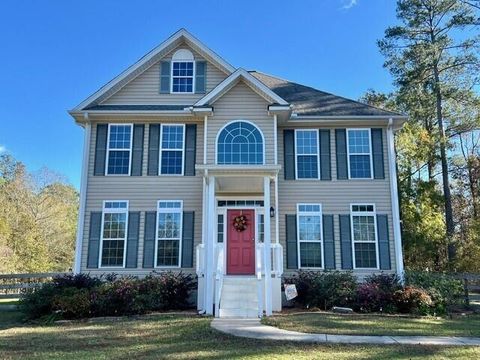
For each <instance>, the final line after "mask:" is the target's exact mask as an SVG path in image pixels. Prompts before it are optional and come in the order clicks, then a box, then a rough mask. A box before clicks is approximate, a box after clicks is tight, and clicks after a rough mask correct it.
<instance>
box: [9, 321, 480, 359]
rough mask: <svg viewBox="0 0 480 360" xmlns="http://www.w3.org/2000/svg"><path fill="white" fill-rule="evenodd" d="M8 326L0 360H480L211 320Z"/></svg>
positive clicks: (456, 352)
mask: <svg viewBox="0 0 480 360" xmlns="http://www.w3.org/2000/svg"><path fill="white" fill-rule="evenodd" d="M5 314H6V313H5ZM5 314H3V315H5ZM12 314H14V313H13V312H10V315H9V316H12ZM16 314H17V316H18V318H20V317H21V316H20V315H19V314H18V313H16ZM3 315H2V316H3ZM1 321H2V318H1V317H0V322H1ZM9 321H10V323H9V324H4V325H3V327H2V328H3V329H4V330H0V359H20V358H21V359H116V360H118V359H136V360H139V359H209V360H214V359H332V358H335V360H343V359H475V358H480V347H479V348H475V347H440V346H404V345H390V346H369V345H335V344H328V345H326V344H304V343H292V342H281V341H277V342H271V341H259V340H254V339H245V338H237V337H233V336H229V335H226V334H223V333H220V332H218V331H216V330H213V329H212V328H210V321H211V318H205V317H198V316H180V315H159V316H151V317H147V318H144V319H141V320H123V321H111V322H102V323H96V324H94V323H73V324H68V325H52V326H38V325H26V324H20V323H15V322H14V320H13V319H10V320H9Z"/></svg>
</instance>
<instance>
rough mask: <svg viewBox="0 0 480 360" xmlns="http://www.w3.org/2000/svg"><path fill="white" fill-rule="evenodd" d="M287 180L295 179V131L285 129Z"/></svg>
mask: <svg viewBox="0 0 480 360" xmlns="http://www.w3.org/2000/svg"><path fill="white" fill-rule="evenodd" d="M283 156H284V166H283V171H284V173H285V180H295V131H294V130H283Z"/></svg>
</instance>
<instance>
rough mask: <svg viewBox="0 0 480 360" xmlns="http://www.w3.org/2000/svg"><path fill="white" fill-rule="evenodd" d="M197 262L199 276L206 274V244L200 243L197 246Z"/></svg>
mask: <svg viewBox="0 0 480 360" xmlns="http://www.w3.org/2000/svg"><path fill="white" fill-rule="evenodd" d="M195 250H196V251H195V260H196V261H195V263H196V272H197V276H198V277H203V276H205V245H204V244H198V245H197V247H196V248H195Z"/></svg>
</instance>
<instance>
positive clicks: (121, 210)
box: [98, 200, 130, 269]
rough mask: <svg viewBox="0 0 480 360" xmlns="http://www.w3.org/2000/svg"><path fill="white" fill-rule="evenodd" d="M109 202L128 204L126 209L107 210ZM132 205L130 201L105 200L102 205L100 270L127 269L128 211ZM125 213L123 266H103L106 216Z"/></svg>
mask: <svg viewBox="0 0 480 360" xmlns="http://www.w3.org/2000/svg"><path fill="white" fill-rule="evenodd" d="M107 202H125V203H127V207H126V208H125V209H123V208H122V209H119V208H115V209H106V208H105V203H107ZM129 207H130V204H129V201H128V200H104V201H103V205H102V226H101V227H100V251H99V253H98V268H99V269H123V268H125V263H126V261H127V240H128V210H129ZM121 213H125V214H126V216H125V238H124V245H123V265H121V266H112V265H108V266H103V265H102V253H103V240H104V239H103V227H104V222H105V214H121ZM106 240H121V239H106Z"/></svg>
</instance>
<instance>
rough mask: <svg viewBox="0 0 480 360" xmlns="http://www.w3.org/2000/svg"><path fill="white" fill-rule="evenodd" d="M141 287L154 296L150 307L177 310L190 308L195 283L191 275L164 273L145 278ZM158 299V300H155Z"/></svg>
mask: <svg viewBox="0 0 480 360" xmlns="http://www.w3.org/2000/svg"><path fill="white" fill-rule="evenodd" d="M142 285H143V286H144V287H145V289H146V291H142V293H148V294H150V295H151V296H154V298H155V299H154V300H152V301H151V306H152V307H153V308H155V309H159V310H177V309H186V308H188V307H190V302H189V301H190V294H191V292H192V290H193V289H195V286H196V282H195V280H194V278H193V276H192V275H190V274H184V273H182V272H179V273H175V272H173V271H165V272H161V273H158V274H157V273H155V274H154V275H150V276H147V277H146V278H145V279H144V280H143V281H142ZM157 299H158V300H157Z"/></svg>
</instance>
